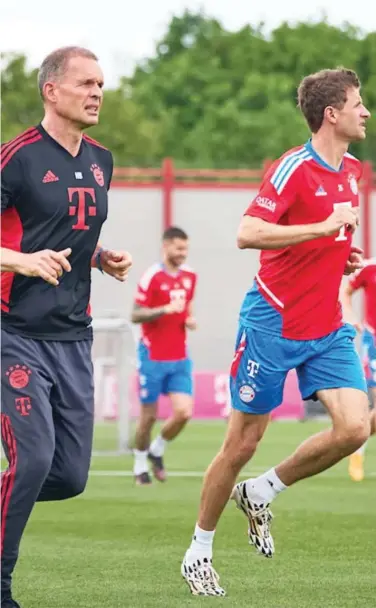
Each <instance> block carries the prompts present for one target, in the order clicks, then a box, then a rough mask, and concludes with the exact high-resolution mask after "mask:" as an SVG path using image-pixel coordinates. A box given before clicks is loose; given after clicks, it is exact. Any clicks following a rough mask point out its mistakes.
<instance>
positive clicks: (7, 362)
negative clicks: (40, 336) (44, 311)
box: [1, 331, 55, 608]
mask: <svg viewBox="0 0 376 608" xmlns="http://www.w3.org/2000/svg"><path fill="white" fill-rule="evenodd" d="M1 341H2V344H1V351H2V361H1V363H2V376H1V386H2V395H1V397H2V404H1V405H2V414H1V437H2V443H3V448H4V452H5V454H6V456H7V459H8V468H7V469H6V470H5V471H4V472H3V473H2V477H1V606H2V607H4V608H8V607H9V608H11V607H12V606H16V605H17V604H15V603H12V600H11V580H12V573H13V570H14V567H15V564H16V562H17V558H18V552H19V545H20V541H21V537H22V534H23V531H24V529H25V526H26V524H27V521H28V519H29V516H30V513H31V511H32V509H33V506H34V504H35V501H36V499H37V497H38V494H39V491H40V488H41V487H42V484H43V482H44V480H45V479H46V477H47V475H48V472H49V470H50V467H51V462H52V458H53V453H54V449H55V436H54V427H53V418H52V409H51V404H50V391H51V386H52V381H51V380H49V379H48V378H49V377H50V376H49V368H48V365H46V362H45V360H44V357H43V351H42V347H41V345H42V343H41V342H38V341H35V340H28V339H26V338H22V337H21V336H17V335H14V334H9V333H7V332H5V331H2V332H1Z"/></svg>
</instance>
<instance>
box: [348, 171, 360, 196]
mask: <svg viewBox="0 0 376 608" xmlns="http://www.w3.org/2000/svg"><path fill="white" fill-rule="evenodd" d="M349 184H350V188H351V192H352V193H353V194H358V182H357V181H356V179H355V177H354V176H353V175H349Z"/></svg>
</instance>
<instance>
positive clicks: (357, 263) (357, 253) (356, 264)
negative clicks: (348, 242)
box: [343, 245, 364, 275]
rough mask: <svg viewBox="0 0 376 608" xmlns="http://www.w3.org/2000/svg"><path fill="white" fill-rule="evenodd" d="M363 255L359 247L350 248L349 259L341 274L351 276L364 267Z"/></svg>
mask: <svg viewBox="0 0 376 608" xmlns="http://www.w3.org/2000/svg"><path fill="white" fill-rule="evenodd" d="M363 253H364V251H363V249H361V248H360V247H356V246H355V245H354V246H352V247H351V251H350V255H349V259H348V260H347V262H346V266H345V270H344V273H343V274H345V275H349V274H353V272H356V271H357V270H359V269H360V268H363V267H364V260H363Z"/></svg>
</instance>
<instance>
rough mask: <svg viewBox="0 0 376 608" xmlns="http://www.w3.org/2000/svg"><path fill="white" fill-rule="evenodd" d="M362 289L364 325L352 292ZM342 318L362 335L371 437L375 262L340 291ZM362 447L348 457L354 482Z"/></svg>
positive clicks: (375, 425)
mask: <svg viewBox="0 0 376 608" xmlns="http://www.w3.org/2000/svg"><path fill="white" fill-rule="evenodd" d="M359 289H362V290H363V293H364V298H365V319H364V323H362V322H361V321H359V319H358V318H357V315H356V313H355V311H354V309H353V306H352V296H353V294H354V292H355V291H358V290H359ZM341 301H342V307H343V315H344V319H345V320H346V321H347V322H348V323H351V325H353V326H354V327H355V329H356V330H357V331H358V332H359V333H360V334H361V340H362V345H361V349H362V357H363V364H364V369H365V373H366V379H367V385H368V389H369V392H370V396H371V406H372V407H373V410H372V411H371V435H374V434H375V433H376V259H372V260H367V262H366V263H365V266H364V268H362V269H361V270H359V271H358V272H357V273H356V274H354V275H353V276H352V277H351V278H350V279H349V280H348V282H347V283H346V285H345V286H344V288H343V289H342V297H341ZM365 445H366V444H363V445H362V446H361V447H360V448H359V449H358V450H357V451H356V452H355V453H354V454H352V455H351V456H350V458H349V475H350V477H351V479H353V480H354V481H362V480H363V479H364V450H365Z"/></svg>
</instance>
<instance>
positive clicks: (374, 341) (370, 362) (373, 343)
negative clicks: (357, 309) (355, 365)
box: [362, 329, 376, 388]
mask: <svg viewBox="0 0 376 608" xmlns="http://www.w3.org/2000/svg"><path fill="white" fill-rule="evenodd" d="M362 358H363V365H364V370H365V374H366V379H367V385H368V387H369V388H376V336H374V335H373V334H371V332H370V331H369V330H368V329H365V330H364V331H363V333H362Z"/></svg>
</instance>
